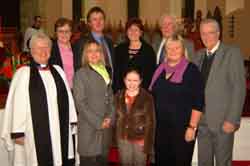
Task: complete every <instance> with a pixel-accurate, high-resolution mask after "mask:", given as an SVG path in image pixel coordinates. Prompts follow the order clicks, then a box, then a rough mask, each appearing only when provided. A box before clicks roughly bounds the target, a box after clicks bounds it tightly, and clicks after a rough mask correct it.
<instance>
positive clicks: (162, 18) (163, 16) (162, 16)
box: [159, 13, 177, 27]
mask: <svg viewBox="0 0 250 166" xmlns="http://www.w3.org/2000/svg"><path fill="white" fill-rule="evenodd" d="M166 17H169V18H171V19H172V20H173V24H174V26H175V27H176V26H177V17H176V16H175V15H170V14H167V13H164V14H163V15H161V17H160V20H159V25H160V27H161V26H162V23H163V20H164V19H165V18H166Z"/></svg>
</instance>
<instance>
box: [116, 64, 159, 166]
mask: <svg viewBox="0 0 250 166" xmlns="http://www.w3.org/2000/svg"><path fill="white" fill-rule="evenodd" d="M123 78H124V83H125V89H123V90H120V91H119V92H118V93H117V94H116V97H115V106H116V115H117V119H116V139H117V143H118V149H119V154H120V160H121V163H122V165H123V166H145V165H146V161H147V157H148V155H150V154H151V152H152V148H153V142H154V129H155V115H154V103H153V98H152V96H151V95H150V94H149V93H148V92H147V91H146V90H144V89H143V88H140V84H141V81H142V79H141V78H142V77H141V74H140V72H139V71H138V70H137V69H135V68H129V69H128V70H127V71H126V72H125V75H124V77H123Z"/></svg>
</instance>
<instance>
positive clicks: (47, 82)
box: [1, 65, 77, 166]
mask: <svg viewBox="0 0 250 166" xmlns="http://www.w3.org/2000/svg"><path fill="white" fill-rule="evenodd" d="M54 67H55V69H56V70H57V72H58V73H59V74H60V76H61V77H62V79H63V81H64V83H65V85H66V89H67V92H68V98H69V99H68V100H69V125H68V127H69V137H68V138H69V140H68V145H69V146H68V158H69V159H71V158H74V148H73V140H72V134H73V130H74V131H76V129H75V127H76V126H72V125H71V123H76V122H77V115H76V110H75V105H74V101H73V97H72V94H71V90H70V88H69V86H68V84H67V81H66V77H65V74H64V72H63V70H62V69H61V68H60V67H59V66H56V65H54ZM39 73H40V75H41V78H42V80H43V84H44V87H45V91H46V94H47V104H48V116H49V126H50V136H51V143H52V147H51V148H52V152H53V162H54V166H61V165H62V156H61V154H62V153H61V139H60V125H59V113H58V104H57V91H56V85H55V82H54V79H53V76H52V74H51V72H50V71H49V70H39ZM29 80H30V67H28V66H25V67H21V68H20V69H19V70H17V72H16V73H15V75H14V77H13V80H12V82H11V86H10V90H9V94H8V98H7V103H6V107H5V110H4V118H3V129H2V133H1V138H2V139H3V140H4V142H5V144H6V148H7V150H8V151H9V152H13V158H12V159H11V160H12V161H13V164H12V165H14V166H38V163H37V154H36V148H35V140H34V133H33V125H32V117H31V108H30V98H29V97H30V96H29ZM11 133H24V135H25V136H24V145H23V146H22V145H18V144H15V143H14V141H13V140H12V139H11ZM41 139H42V138H41Z"/></svg>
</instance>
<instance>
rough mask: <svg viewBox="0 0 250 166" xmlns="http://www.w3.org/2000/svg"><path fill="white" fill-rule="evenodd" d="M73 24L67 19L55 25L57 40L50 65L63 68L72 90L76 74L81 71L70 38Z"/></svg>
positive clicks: (60, 20)
mask: <svg viewBox="0 0 250 166" xmlns="http://www.w3.org/2000/svg"><path fill="white" fill-rule="evenodd" d="M71 31H72V22H71V20H69V19H67V18H63V17H62V18H59V19H58V20H57V21H56V23H55V33H56V40H55V41H53V44H52V49H51V57H50V59H49V63H50V64H56V65H59V66H61V67H62V68H63V70H64V72H65V74H66V78H67V80H68V83H69V85H70V88H72V80H73V76H74V73H75V72H76V70H77V69H79V67H80V66H79V65H78V64H79V63H78V61H79V60H78V58H77V57H76V54H75V52H73V49H72V45H71V43H70V38H71V35H72V32H71Z"/></svg>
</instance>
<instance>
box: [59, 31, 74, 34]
mask: <svg viewBox="0 0 250 166" xmlns="http://www.w3.org/2000/svg"><path fill="white" fill-rule="evenodd" d="M57 32H58V33H60V34H70V33H71V31H70V30H58V31H57Z"/></svg>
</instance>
